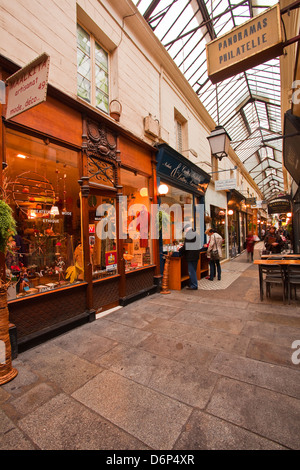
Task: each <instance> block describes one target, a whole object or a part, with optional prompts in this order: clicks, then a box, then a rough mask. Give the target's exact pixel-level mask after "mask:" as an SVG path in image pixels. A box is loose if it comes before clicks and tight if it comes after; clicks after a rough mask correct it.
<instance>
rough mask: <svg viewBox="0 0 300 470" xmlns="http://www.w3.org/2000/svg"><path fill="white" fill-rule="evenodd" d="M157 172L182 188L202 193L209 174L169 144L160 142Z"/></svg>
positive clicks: (208, 179) (207, 182)
mask: <svg viewBox="0 0 300 470" xmlns="http://www.w3.org/2000/svg"><path fill="white" fill-rule="evenodd" d="M157 174H158V175H159V176H162V177H164V179H165V180H166V181H168V182H170V183H171V184H172V183H173V184H175V185H178V186H180V187H182V188H183V189H184V190H186V191H189V192H190V193H191V192H194V193H195V192H197V193H199V194H201V195H202V194H204V193H205V191H206V189H207V186H208V184H209V181H210V175H209V174H208V173H206V172H205V171H203V170H202V169H201V168H199V167H197V166H196V165H195V164H193V163H192V162H190V161H189V160H188V159H187V158H185V157H183V156H182V155H181V154H179V153H178V152H176V151H175V150H174V149H172V148H171V147H169V146H166V145H165V144H162V145H161V146H160V151H159V154H158V166H157Z"/></svg>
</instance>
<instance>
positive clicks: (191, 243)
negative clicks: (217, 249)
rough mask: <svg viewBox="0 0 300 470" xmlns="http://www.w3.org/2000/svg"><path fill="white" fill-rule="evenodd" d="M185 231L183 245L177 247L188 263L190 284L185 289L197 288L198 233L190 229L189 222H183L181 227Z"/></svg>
mask: <svg viewBox="0 0 300 470" xmlns="http://www.w3.org/2000/svg"><path fill="white" fill-rule="evenodd" d="M183 230H184V233H185V240H184V245H183V246H182V247H181V248H180V249H179V253H180V255H183V256H184V257H185V259H186V261H187V264H188V272H189V277H190V285H189V287H187V289H190V290H197V289H198V279H197V266H198V261H199V253H200V248H201V246H200V235H199V234H198V233H197V232H196V231H195V230H193V229H192V226H191V224H190V223H189V222H185V223H184V227H183Z"/></svg>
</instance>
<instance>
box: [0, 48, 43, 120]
mask: <svg viewBox="0 0 300 470" xmlns="http://www.w3.org/2000/svg"><path fill="white" fill-rule="evenodd" d="M49 64H50V57H49V56H48V54H45V53H44V54H41V55H40V56H39V57H37V58H36V59H35V60H33V61H32V62H30V63H29V64H27V65H26V66H25V67H23V68H22V69H21V70H19V71H18V72H16V73H15V74H13V75H11V76H10V77H8V79H7V80H6V83H7V85H8V95H7V109H6V119H11V118H12V117H14V116H17V115H18V114H20V113H23V112H24V111H27V110H28V109H30V108H32V107H33V106H36V105H37V104H39V103H42V102H43V101H45V100H46V96H47V86H48V74H49Z"/></svg>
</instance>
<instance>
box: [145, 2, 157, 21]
mask: <svg viewBox="0 0 300 470" xmlns="http://www.w3.org/2000/svg"><path fill="white" fill-rule="evenodd" d="M159 2H160V0H153V2H151V3H150V5H149V6H148V8H147V10H146V11H145V13H144V18H145V20H146V21H148V20H149V18H150V16H151V15H152V13H153V12H154V10H155V8H156V7H157V5H158V4H159Z"/></svg>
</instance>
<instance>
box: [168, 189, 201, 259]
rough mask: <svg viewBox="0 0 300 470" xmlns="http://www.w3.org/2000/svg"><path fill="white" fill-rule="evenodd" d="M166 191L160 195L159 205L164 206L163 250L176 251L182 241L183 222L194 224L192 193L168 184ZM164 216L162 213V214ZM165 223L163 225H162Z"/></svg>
mask: <svg viewBox="0 0 300 470" xmlns="http://www.w3.org/2000/svg"><path fill="white" fill-rule="evenodd" d="M168 188H169V189H168V193H167V194H166V195H165V196H161V206H162V209H164V206H165V207H166V211H164V212H165V213H166V214H167V217H166V222H167V223H166V224H164V221H163V220H162V238H163V251H164V252H166V251H177V248H178V244H179V243H183V241H184V238H183V237H184V234H183V232H182V228H183V222H184V221H185V222H190V223H191V225H192V226H194V215H193V195H192V194H189V193H187V192H185V191H182V189H178V188H175V187H174V186H171V185H168ZM162 216H163V217H164V214H162ZM164 225H165V226H164Z"/></svg>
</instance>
